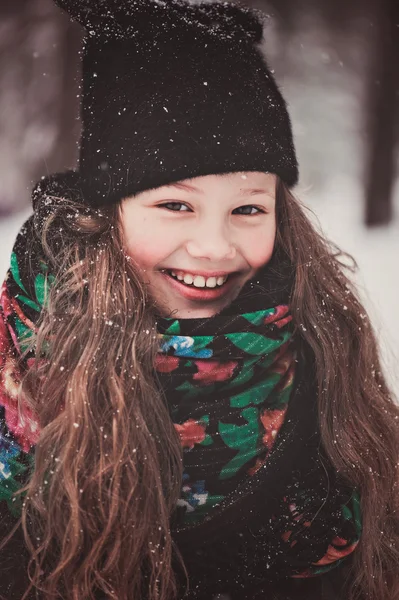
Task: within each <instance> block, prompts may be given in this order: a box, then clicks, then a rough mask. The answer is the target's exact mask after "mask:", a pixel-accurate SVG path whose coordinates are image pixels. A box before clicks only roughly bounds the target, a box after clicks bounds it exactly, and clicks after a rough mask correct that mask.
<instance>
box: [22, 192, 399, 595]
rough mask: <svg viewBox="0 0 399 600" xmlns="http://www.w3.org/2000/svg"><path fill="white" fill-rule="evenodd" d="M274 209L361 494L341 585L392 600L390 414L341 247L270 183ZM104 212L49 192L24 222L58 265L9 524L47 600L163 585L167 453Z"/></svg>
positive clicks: (393, 429)
mask: <svg viewBox="0 0 399 600" xmlns="http://www.w3.org/2000/svg"><path fill="white" fill-rule="evenodd" d="M48 200H49V199H47V203H46V205H45V206H44V210H46V211H48V210H49V206H48ZM38 215H39V216H38V223H41V217H40V210H39V211H38ZM277 219H278V233H277V237H276V245H277V246H278V247H279V249H280V250H281V251H282V252H284V253H285V254H286V256H288V258H289V260H290V261H291V263H292V265H293V266H294V269H295V286H294V290H293V294H292V298H291V308H292V313H293V316H294V320H295V324H296V329H297V335H299V336H301V337H302V338H303V340H304V341H305V343H306V344H307V346H308V347H309V348H310V349H311V351H312V352H313V354H314V357H315V362H316V369H317V379H318V390H319V393H318V398H319V414H320V425H321V432H322V440H323V444H324V447H325V450H326V452H327V454H328V456H329V457H330V459H331V461H332V463H333V465H334V466H335V468H336V469H337V471H338V472H339V473H340V474H341V475H342V477H343V478H344V479H345V480H346V481H348V482H350V483H351V484H352V485H354V486H356V487H357V488H358V489H359V490H360V493H361V506H362V513H363V532H362V537H361V542H360V545H359V547H358V549H356V551H355V567H354V577H353V585H352V589H351V592H350V595H351V598H361V597H367V598H369V599H370V600H382V599H384V600H394V599H397V598H398V582H397V581H395V580H397V577H396V573H397V565H398V563H399V519H398V513H397V508H398V507H397V500H398V498H397V482H398V448H399V444H398V441H399V440H398V422H399V411H398V408H397V406H396V405H395V403H394V401H393V399H392V398H391V395H390V392H389V390H388V387H387V384H386V382H385V379H384V377H383V374H382V371H381V366H380V362H379V358H378V350H377V344H376V340H375V337H374V334H373V331H372V328H371V325H370V323H369V320H368V318H367V315H366V312H365V310H364V308H363V307H362V305H361V303H360V302H359V300H358V298H357V296H356V294H355V292H354V290H353V287H352V284H351V282H350V277H349V276H348V275H346V274H345V270H346V267H345V264H346V261H345V260H344V259H345V256H344V255H343V254H342V253H340V252H339V251H338V250H337V249H336V248H335V247H333V246H331V245H330V244H329V243H327V242H326V241H325V240H324V239H323V237H322V236H321V235H320V234H319V233H318V232H317V231H316V230H315V228H314V227H313V225H312V224H311V222H310V220H309V218H308V217H307V215H306V212H305V209H304V208H303V207H302V206H301V204H300V202H299V201H298V200H296V199H295V198H294V197H293V195H292V194H291V192H290V191H289V190H288V189H287V188H286V186H285V185H284V184H283V183H282V182H281V181H278V182H277ZM118 223H119V221H118V207H113V208H111V209H109V210H107V211H105V210H103V211H90V210H89V209H87V208H83V207H82V206H80V205H78V204H77V203H73V202H59V201H55V202H54V206H53V207H51V210H50V216H47V217H46V219H45V225H44V226H43V225H40V226H39V229H40V230H41V232H42V237H43V246H44V248H45V249H46V250H47V252H48V255H49V256H50V257H51V261H52V262H53V264H54V268H55V270H56V271H57V272H58V274H57V279H56V284H55V285H54V286H53V288H52V290H51V291H50V294H49V301H48V305H47V310H45V311H43V313H44V314H43V316H42V322H41V325H40V328H39V334H38V337H37V340H36V344H37V355H39V356H43V357H46V358H47V360H46V359H43V360H41V361H38V364H37V367H36V369H35V370H32V371H31V372H30V373H28V374H27V376H26V378H25V381H24V385H23V390H22V397H23V399H24V401H29V402H30V403H31V404H32V407H33V409H34V410H35V411H36V413H37V415H38V417H39V422H40V425H41V427H42V433H41V437H40V440H39V442H38V444H37V447H36V465H35V471H34V473H33V476H32V478H31V480H30V482H29V484H28V488H27V497H26V500H25V503H24V508H23V527H24V532H25V537H26V541H27V544H28V547H29V549H30V551H31V555H32V561H31V576H32V582H33V585H34V586H37V587H39V588H40V589H41V590H42V591H43V593H44V594H45V597H46V598H47V597H48V598H53V597H54V598H55V597H61V598H64V599H65V600H78V599H79V600H80V599H81V598H87V599H92V598H94V592H95V591H96V590H101V591H102V592H103V593H104V594H105V595H106V596H107V597H110V598H111V597H115V598H117V599H118V600H128V599H129V600H132V599H139V598H141V597H143V596H144V597H147V598H148V599H149V600H166V599H170V598H173V597H175V596H176V583H175V577H174V569H173V563H174V561H173V556H174V549H173V542H172V539H171V534H170V528H169V521H170V516H171V513H172V512H173V509H174V506H175V503H176V500H177V498H178V494H179V487H180V481H181V449H180V444H179V440H178V438H177V435H176V432H175V430H174V427H173V424H172V422H171V419H170V416H169V414H168V411H167V408H166V406H165V405H164V400H163V397H162V394H161V393H160V391H159V389H158V386H157V384H156V376H155V371H154V368H153V365H154V360H155V356H156V352H157V349H158V340H157V335H156V312H155V310H154V307H153V305H152V303H151V300H150V299H149V297H148V295H147V291H146V289H145V286H144V285H143V284H142V283H141V279H140V276H139V274H138V273H137V272H136V269H135V266H134V264H133V263H132V262H131V261H129V259H128V258H127V257H126V256H125V254H124V252H123V239H122V235H121V231H120V227H119V225H118ZM60 231H62V233H61V234H60V233H59V232H60ZM57 232H58V233H57ZM55 235H57V236H58V238H59V239H58V243H55V242H54V236H55ZM60 236H62V238H60ZM50 241H51V243H50ZM54 247H57V248H58V249H57V250H56V251H54ZM48 359H50V360H48Z"/></svg>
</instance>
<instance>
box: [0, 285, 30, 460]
mask: <svg viewBox="0 0 399 600" xmlns="http://www.w3.org/2000/svg"><path fill="white" fill-rule="evenodd" d="M4 291H5V290H4V286H3V288H2V295H1V302H2V309H3V310H4V313H5V314H6V315H7V314H9V311H10V310H11V311H12V308H11V305H10V304H9V302H8V298H7V296H6V294H5V293H4ZM14 353H15V346H14V344H13V340H11V337H10V330H9V328H8V327H7V324H6V322H5V319H4V317H3V313H2V312H1V313H0V405H1V406H4V409H5V421H6V425H7V427H8V429H9V430H10V431H11V433H12V434H13V435H14V436H15V437H16V440H17V442H18V443H19V445H20V446H21V448H22V450H23V451H24V452H28V451H29V450H30V448H31V446H33V445H34V444H35V443H36V442H37V440H38V437H39V427H38V423H37V421H36V419H35V418H34V417H33V413H32V411H31V410H30V409H29V408H27V407H24V408H23V410H22V407H20V406H19V405H18V391H19V385H20V382H21V379H22V376H21V372H20V369H19V367H18V365H17V359H16V358H15V354H14Z"/></svg>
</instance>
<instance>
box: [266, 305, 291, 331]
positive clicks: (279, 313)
mask: <svg viewBox="0 0 399 600" xmlns="http://www.w3.org/2000/svg"><path fill="white" fill-rule="evenodd" d="M289 311H290V309H289V306H286V305H285V304H281V305H280V306H276V308H275V312H274V313H272V314H271V315H269V316H268V317H266V319H265V320H264V324H265V325H270V324H271V323H274V325H275V326H276V327H278V328H279V329H281V328H282V327H284V325H287V323H289V322H290V321H292V315H290V314H288V313H289Z"/></svg>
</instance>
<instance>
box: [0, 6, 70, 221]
mask: <svg viewBox="0 0 399 600" xmlns="http://www.w3.org/2000/svg"><path fill="white" fill-rule="evenodd" d="M0 24H1V35H0V63H1V65H2V68H1V71H0V155H1V156H2V161H1V165H0V179H1V182H2V185H1V191H0V214H8V213H11V212H14V211H16V210H20V209H21V208H23V207H24V206H26V205H27V204H28V203H29V196H30V188H31V186H32V183H33V182H35V181H36V180H37V179H38V178H40V177H41V176H42V175H46V174H48V173H50V172H52V171H55V170H60V169H62V170H63V169H65V168H68V167H72V166H74V164H75V163H76V155H77V148H76V140H77V139H78V135H79V123H78V121H77V120H76V118H77V116H78V105H79V101H78V98H77V95H78V80H77V79H76V75H77V74H78V63H79V56H78V49H79V45H80V38H81V34H80V29H79V27H78V26H77V25H76V24H75V25H71V24H70V22H69V19H68V17H67V16H66V15H63V14H62V13H61V11H60V10H59V9H58V8H57V7H56V6H55V5H54V3H53V2H52V1H51V0H13V1H12V2H11V1H10V2H1V1H0Z"/></svg>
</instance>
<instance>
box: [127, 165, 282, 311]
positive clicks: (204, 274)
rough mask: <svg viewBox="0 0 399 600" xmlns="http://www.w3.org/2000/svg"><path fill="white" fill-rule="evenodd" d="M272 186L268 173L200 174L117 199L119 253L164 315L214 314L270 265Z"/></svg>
mask: <svg viewBox="0 0 399 600" xmlns="http://www.w3.org/2000/svg"><path fill="white" fill-rule="evenodd" d="M275 188H276V176H275V175H272V174H270V173H260V172H246V173H229V174H223V175H205V176H203V177H195V178H193V179H186V180H184V181H181V182H179V183H175V184H170V185H165V186H163V187H159V188H155V189H152V190H148V191H145V192H141V193H139V194H136V195H135V196H131V197H129V198H125V199H124V200H123V201H122V203H121V208H120V218H121V224H122V230H123V235H124V244H125V251H126V252H127V254H128V255H129V256H130V257H131V258H132V260H133V261H134V262H135V263H136V265H137V267H138V268H139V270H140V271H141V272H142V275H143V278H144V281H145V282H146V284H147V285H149V286H150V290H149V291H150V294H151V296H152V297H153V299H154V300H155V302H156V304H157V306H158V309H159V311H160V313H161V314H162V315H163V316H170V315H171V312H173V316H176V317H178V318H180V319H185V318H204V317H211V316H213V315H215V314H216V313H218V312H220V311H221V310H222V309H223V308H225V307H226V306H228V305H229V304H230V303H231V302H232V301H233V300H234V299H235V298H236V297H237V296H238V294H239V292H240V290H241V288H242V287H243V285H244V284H245V283H246V282H247V281H248V280H249V279H251V278H252V277H253V276H254V275H255V274H256V273H257V271H258V270H259V269H260V268H261V267H263V266H264V265H265V264H266V263H267V262H268V261H269V260H270V258H271V255H272V252H273V247H274V240H275V236H276V214H275ZM226 278H227V279H226Z"/></svg>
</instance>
